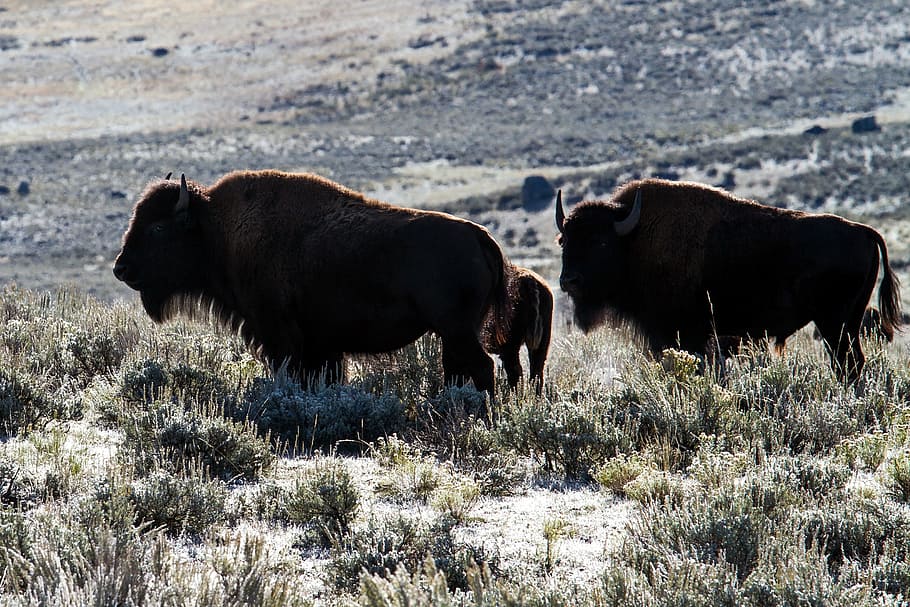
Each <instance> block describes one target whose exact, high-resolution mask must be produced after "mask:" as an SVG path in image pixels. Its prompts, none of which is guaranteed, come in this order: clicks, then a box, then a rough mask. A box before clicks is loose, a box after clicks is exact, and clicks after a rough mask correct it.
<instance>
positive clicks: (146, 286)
mask: <svg viewBox="0 0 910 607" xmlns="http://www.w3.org/2000/svg"><path fill="white" fill-rule="evenodd" d="M194 190H195V188H194ZM199 196H200V194H199V193H198V192H196V191H194V192H190V189H189V188H188V187H187V184H186V178H185V177H184V176H183V175H181V176H180V185H179V187H178V186H177V184H176V183H174V182H172V181H169V180H164V181H159V182H157V183H153V184H152V185H150V186H149V187H148V188H147V189H146V191H145V192H144V193H143V195H142V197H141V198H140V199H139V202H137V203H136V206H135V208H134V209H133V216H132V218H131V219H130V225H129V228H127V231H126V233H125V234H124V235H123V245H122V247H121V249H120V254H119V255H117V260H116V261H115V262H114V276H116V277H117V279H118V280H121V281H123V282H124V283H126V284H127V285H128V286H129V287H130V288H132V289H135V290H137V291H139V293H140V296H141V298H142V305H143V306H144V307H145V311H146V312H148V314H149V316H151V317H152V319H153V320H155V321H156V322H163V321H164V320H167V318H168V317H169V311H168V303H169V302H170V301H171V300H172V299H173V298H174V297H176V296H193V295H198V294H201V293H202V292H203V286H204V284H205V279H206V271H205V253H204V248H203V242H202V237H201V233H200V230H199V226H198V222H197V221H196V217H195V213H194V208H195V207H196V206H197V205H198V201H196V199H197V198H198V197H199Z"/></svg>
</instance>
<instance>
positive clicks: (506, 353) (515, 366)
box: [499, 346, 523, 390]
mask: <svg viewBox="0 0 910 607" xmlns="http://www.w3.org/2000/svg"><path fill="white" fill-rule="evenodd" d="M518 351H519V348H517V347H508V346H506V347H503V349H502V352H501V353H500V354H499V358H500V359H501V360H502V367H503V369H505V371H506V378H507V379H508V382H509V389H511V390H514V389H515V388H516V387H518V382H520V381H521V376H522V375H523V371H522V369H521V361H520V357H519V355H518Z"/></svg>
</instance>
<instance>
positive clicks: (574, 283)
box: [559, 273, 581, 295]
mask: <svg viewBox="0 0 910 607" xmlns="http://www.w3.org/2000/svg"><path fill="white" fill-rule="evenodd" d="M580 287H581V276H580V275H579V274H576V273H572V274H566V273H563V275H562V276H560V277H559V288H560V289H562V290H563V291H565V292H566V293H568V294H569V295H572V294H574V293H577V292H578V289H579V288H580Z"/></svg>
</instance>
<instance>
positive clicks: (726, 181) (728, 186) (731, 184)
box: [716, 171, 736, 190]
mask: <svg viewBox="0 0 910 607" xmlns="http://www.w3.org/2000/svg"><path fill="white" fill-rule="evenodd" d="M716 185H717V187H719V188H723V189H725V190H732V189H733V188H735V187H736V179H734V178H733V171H727V172H726V173H724V178H723V181H721V182H720V183H718V184H716Z"/></svg>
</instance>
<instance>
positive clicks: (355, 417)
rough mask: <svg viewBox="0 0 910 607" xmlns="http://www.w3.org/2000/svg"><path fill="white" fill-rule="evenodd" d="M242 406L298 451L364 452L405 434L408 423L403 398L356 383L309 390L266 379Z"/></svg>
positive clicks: (245, 414) (255, 386)
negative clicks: (378, 442)
mask: <svg viewBox="0 0 910 607" xmlns="http://www.w3.org/2000/svg"><path fill="white" fill-rule="evenodd" d="M238 407H239V409H238V410H237V411H236V412H235V415H236V416H238V417H243V418H247V419H250V420H251V421H253V422H255V423H256V424H257V426H258V427H259V429H260V431H261V432H263V433H266V432H267V433H269V434H270V436H271V437H272V439H273V440H278V441H281V442H285V443H287V444H288V445H289V446H290V447H291V448H293V449H311V448H315V449H331V448H336V447H337V448H338V449H339V450H341V451H345V450H346V449H347V450H348V451H351V450H353V451H359V450H360V449H361V448H362V447H363V446H364V445H365V443H366V442H367V441H371V440H375V439H376V438H378V437H381V436H385V435H388V434H394V433H396V432H400V431H401V429H402V428H403V426H404V422H405V418H404V405H403V404H402V403H401V401H400V400H399V399H398V398H397V397H395V396H394V395H392V394H388V393H383V394H379V395H376V394H372V393H368V392H364V391H363V390H361V389H359V388H358V387H357V386H354V385H339V384H334V385H329V386H322V387H318V388H315V389H313V390H306V389H303V388H301V387H300V386H299V385H298V384H296V383H294V382H290V381H287V380H267V379H260V380H257V381H255V382H254V383H253V385H252V386H251V387H250V389H249V390H248V391H247V393H246V395H245V396H244V400H243V404H240V405H238ZM341 441H344V442H342V443H341V444H339V443H340V442H341Z"/></svg>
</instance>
